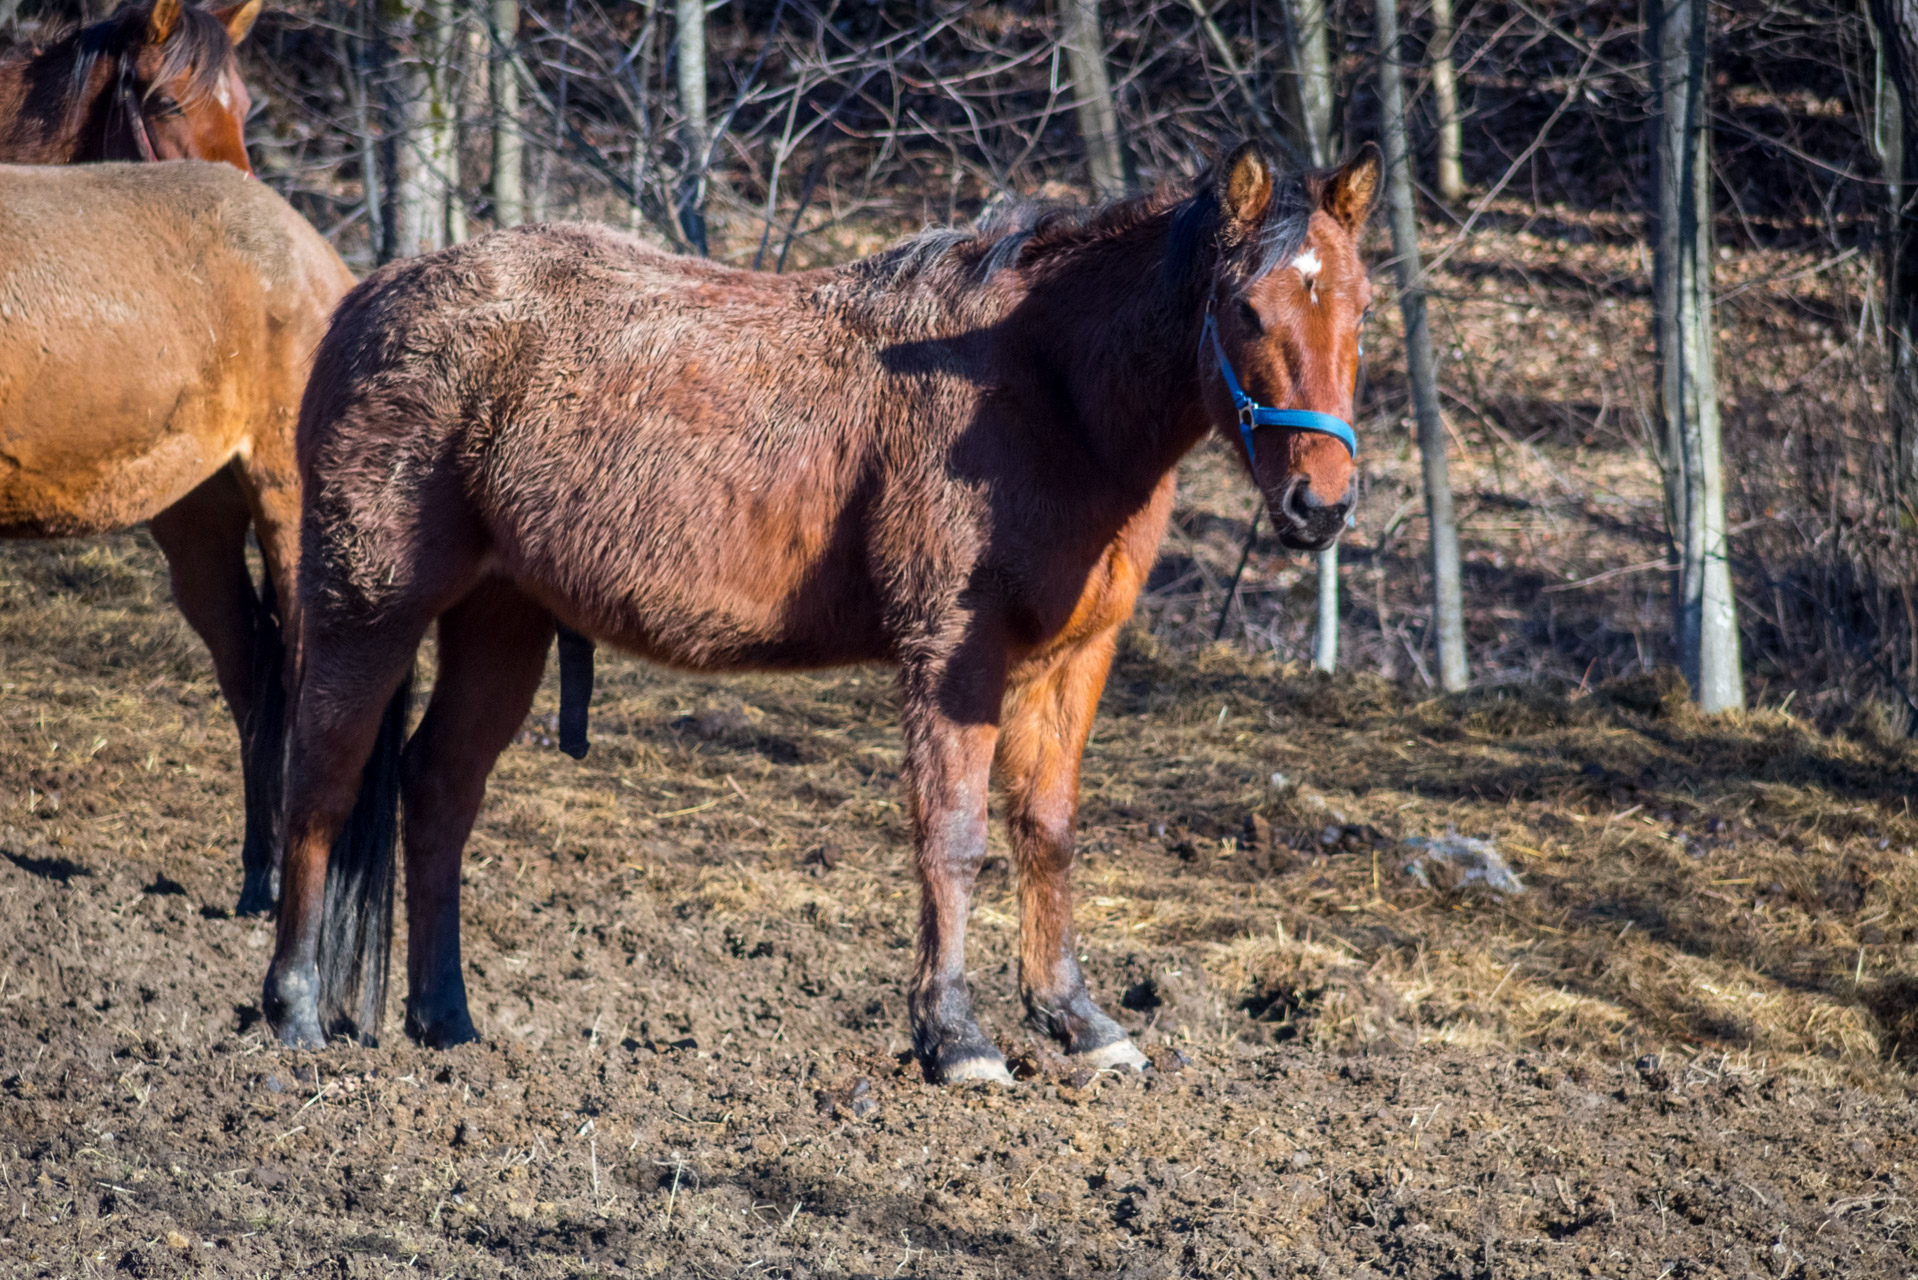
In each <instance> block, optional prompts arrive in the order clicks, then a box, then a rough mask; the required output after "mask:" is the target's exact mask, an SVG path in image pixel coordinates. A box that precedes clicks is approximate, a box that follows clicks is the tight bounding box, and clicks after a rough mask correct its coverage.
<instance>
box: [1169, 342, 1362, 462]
mask: <svg viewBox="0 0 1918 1280" xmlns="http://www.w3.org/2000/svg"><path fill="white" fill-rule="evenodd" d="M1208 339H1209V340H1210V341H1211V343H1212V354H1213V357H1214V358H1215V359H1217V361H1218V363H1219V376H1220V377H1222V378H1224V379H1225V389H1226V390H1227V391H1230V392H1231V393H1232V407H1233V408H1234V409H1236V410H1238V414H1239V438H1240V439H1241V440H1243V441H1245V456H1246V458H1247V459H1248V460H1250V459H1251V458H1252V457H1253V456H1254V455H1253V452H1252V433H1253V431H1255V430H1256V429H1258V428H1259V427H1290V428H1291V429H1292V430H1294V431H1311V432H1316V433H1317V434H1319V435H1322V436H1331V437H1332V438H1333V439H1334V440H1337V441H1338V442H1339V443H1340V444H1342V445H1344V446H1345V451H1346V452H1347V453H1349V454H1351V455H1352V457H1353V459H1354V460H1356V459H1357V458H1358V456H1359V438H1358V436H1357V434H1356V433H1354V432H1353V430H1352V424H1351V423H1349V422H1347V421H1345V419H1343V418H1337V417H1334V416H1332V415H1331V414H1329V413H1319V412H1316V411H1315V410H1312V409H1270V408H1267V407H1266V406H1265V405H1262V404H1260V403H1259V402H1258V401H1257V400H1254V399H1253V398H1252V397H1251V396H1249V395H1247V394H1246V393H1245V388H1244V387H1242V386H1240V385H1239V378H1238V375H1237V374H1235V373H1233V372H1232V362H1231V361H1230V360H1228V359H1226V358H1225V344H1223V343H1221V342H1220V341H1219V326H1218V324H1217V323H1216V322H1215V321H1214V320H1213V319H1212V312H1211V311H1210V310H1208V311H1207V312H1206V313H1205V332H1204V333H1203V334H1202V335H1200V338H1199V342H1200V344H1201V345H1203V344H1204V343H1205V342H1206V341H1207V340H1208Z"/></svg>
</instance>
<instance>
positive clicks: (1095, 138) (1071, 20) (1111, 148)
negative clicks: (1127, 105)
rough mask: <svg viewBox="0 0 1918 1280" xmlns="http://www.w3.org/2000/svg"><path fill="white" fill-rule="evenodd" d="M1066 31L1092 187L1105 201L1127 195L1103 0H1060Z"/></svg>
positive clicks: (1066, 41)
mask: <svg viewBox="0 0 1918 1280" xmlns="http://www.w3.org/2000/svg"><path fill="white" fill-rule="evenodd" d="M1060 10H1061V13H1060V17H1061V18H1062V20H1063V25H1064V30H1063V32H1062V33H1061V39H1060V43H1061V44H1062V45H1064V46H1065V51H1066V61H1067V63H1068V64H1069V65H1070V67H1071V70H1072V87H1073V93H1074V97H1075V99H1076V101H1075V102H1074V108H1075V111H1076V113H1077V115H1078V118H1079V136H1080V137H1081V138H1082V139H1083V140H1084V142H1085V148H1086V163H1087V165H1088V166H1089V167H1090V168H1091V171H1092V189H1093V192H1094V193H1095V194H1096V195H1097V196H1098V198H1099V199H1101V200H1110V199H1113V198H1115V197H1117V196H1120V195H1123V194H1125V188H1126V180H1125V152H1124V150H1123V149H1122V148H1121V146H1120V143H1119V112H1118V108H1117V106H1116V105H1115V104H1114V103H1113V101H1112V77H1111V76H1110V75H1108V74H1107V73H1106V54H1105V36H1104V34H1103V31H1102V28H1101V26H1100V23H1099V0H1060Z"/></svg>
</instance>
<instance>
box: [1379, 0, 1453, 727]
mask: <svg viewBox="0 0 1918 1280" xmlns="http://www.w3.org/2000/svg"><path fill="white" fill-rule="evenodd" d="M1377 13H1378V24H1379V30H1378V38H1379V105H1380V113H1381V117H1382V123H1383V128H1384V134H1385V203H1386V207H1387V209H1388V210H1389V212H1390V214H1391V219H1392V252H1393V255H1394V256H1395V257H1396V258H1397V260H1398V286H1399V310H1400V311H1401V312H1402V313H1403V315H1404V317H1405V365H1406V373H1407V375H1408V377H1409V379H1410V381H1411V384H1412V405H1413V409H1414V411H1415V412H1416V414H1417V417H1418V433H1419V456H1420V460H1421V462H1422V463H1423V466H1424V471H1425V515H1426V520H1427V523H1429V524H1430V526H1431V533H1432V622H1433V627H1434V630H1435V631H1436V633H1437V641H1438V659H1439V685H1440V687H1441V688H1443V689H1445V690H1447V691H1448V692H1457V691H1458V690H1460V689H1463V688H1465V684H1466V671H1465V607H1464V598H1463V592H1462V590H1461V582H1460V576H1459V553H1458V522H1457V520H1456V518H1455V517H1454V516H1453V513H1452V479H1451V474H1450V471H1449V470H1448V468H1447V465H1446V457H1445V420H1444V418H1443V417H1442V416H1441V415H1440V413H1439V397H1438V372H1437V365H1436V362H1435V361H1434V359H1433V355H1432V332H1431V329H1430V328H1429V327H1428V325H1427V323H1426V316H1425V284H1424V281H1423V279H1422V278H1421V277H1422V276H1423V274H1424V268H1423V267H1422V266H1421V264H1420V261H1419V238H1418V232H1419V228H1418V216H1417V211H1416V210H1415V209H1414V207H1413V205H1412V161H1411V157H1410V155H1409V154H1408V153H1407V150H1406V139H1405V83H1404V78H1403V76H1402V75H1401V73H1400V67H1399V23H1398V0H1377Z"/></svg>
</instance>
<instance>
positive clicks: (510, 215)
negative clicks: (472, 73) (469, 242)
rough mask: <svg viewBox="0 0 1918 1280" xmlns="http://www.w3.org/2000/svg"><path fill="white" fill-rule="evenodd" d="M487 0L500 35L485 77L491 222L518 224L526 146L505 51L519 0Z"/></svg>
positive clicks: (515, 35) (515, 32) (515, 39)
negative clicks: (490, 155) (489, 108)
mask: <svg viewBox="0 0 1918 1280" xmlns="http://www.w3.org/2000/svg"><path fill="white" fill-rule="evenodd" d="M490 2H491V5H492V21H493V31H494V33H495V34H496V35H497V36H498V38H499V44H498V45H497V46H495V47H494V48H493V51H492V59H491V68H492V74H491V75H489V76H488V77H487V89H488V91H489V98H490V100H491V106H492V111H493V225H494V226H497V227H517V226H518V225H519V224H520V223H522V222H524V221H526V170H525V150H524V145H523V143H522V140H521V138H520V131H519V76H518V74H517V73H516V71H515V70H514V68H513V64H512V60H511V58H510V57H509V56H508V53H507V51H510V50H512V49H513V48H514V47H516V46H517V45H518V43H519V0H490Z"/></svg>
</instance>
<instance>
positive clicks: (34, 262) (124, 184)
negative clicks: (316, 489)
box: [0, 161, 353, 910]
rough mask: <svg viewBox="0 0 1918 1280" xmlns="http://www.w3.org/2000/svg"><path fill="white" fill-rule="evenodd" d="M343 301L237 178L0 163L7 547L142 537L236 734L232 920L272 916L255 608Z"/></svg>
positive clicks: (260, 616) (1, 414) (281, 562)
mask: <svg viewBox="0 0 1918 1280" xmlns="http://www.w3.org/2000/svg"><path fill="white" fill-rule="evenodd" d="M352 285H353V277H352V275H351V273H349V272H348V271H347V269H346V264H345V263H343V262H341V261H340V258H339V255H338V254H336V253H334V252H333V249H332V247H331V246H330V245H328V244H327V243H326V241H325V239H323V238H322V237H321V236H320V234H319V233H318V232H317V231H315V230H314V229H313V228H312V227H311V226H309V225H308V224H307V223H306V221H305V219H303V218H301V217H300V215H299V214H297V213H295V212H294V211H293V209H292V208H291V207H290V206H289V205H288V204H287V203H286V202H285V201H284V200H282V199H280V197H279V196H277V195H275V194H274V193H273V192H272V191H271V190H270V189H269V188H268V187H266V185H265V184H263V183H259V182H254V181H250V180H249V179H248V178H247V177H246V176H245V175H244V174H242V173H240V172H239V171H237V170H235V169H234V168H232V167H231V166H228V165H224V164H219V165H214V164H201V163H198V162H193V161H187V162H182V163H177V164H154V165H149V164H103V165H78V166H71V167H65V168H38V167H25V166H17V167H16V166H0V537H6V538H50V537H67V536H70V535H76V534H90V533H103V532H106V531H107V530H111V529H124V528H126V527H127V526H128V525H131V524H135V523H137V522H139V521H141V520H151V521H152V529H153V536H154V539H155V540H156V541H157V542H158V543H159V544H160V548H161V550H162V551H164V552H165V553H166V557H167V564H168V566H169V568H170V569H171V572H172V578H173V595H174V599H175V600H176V601H177V602H178V604H179V606H180V610H181V612H182V613H184V614H185V615H186V617H187V621H188V622H189V623H191V624H192V626H193V629H194V630H195V631H197V632H199V633H200V636H201V637H202V638H203V639H204V640H205V641H206V644H207V648H208V649H210V650H212V653H213V665H214V670H215V671H216V672H217V673H218V676H219V681H220V692H221V693H222V694H224V695H225V697H226V700H227V704H228V706H229V707H230V708H231V709H232V711H233V716H234V719H235V720H236V721H237V722H238V724H239V726H240V736H241V742H242V745H243V750H244V753H245V755H244V763H245V777H246V792H247V810H246V812H247V834H246V843H245V846H244V849H243V855H242V863H243V865H244V867H245V875H246V883H245V887H244V889H243V891H242V896H241V907H242V909H244V910H259V909H265V908H268V907H271V906H272V905H273V900H274V889H273V885H272V883H271V880H272V872H273V870H274V864H275V862H276V861H277V859H276V857H275V856H274V855H275V853H276V850H277V847H278V841H277V840H276V839H275V838H274V835H273V833H274V831H275V830H276V828H277V825H278V822H277V819H278V810H279V785H278V784H279V778H280V760H281V756H282V754H283V750H284V746H283V743H284V735H283V725H284V715H283V710H284V707H283V703H284V697H285V694H284V690H285V688H286V684H285V682H284V678H283V677H284V676H285V675H286V674H287V673H286V672H285V670H284V661H285V660H284V656H283V653H284V650H283V646H282V644H281V641H280V632H279V627H278V623H277V621H276V615H275V610H274V607H273V603H272V600H271V598H270V597H271V596H272V595H273V594H274V593H275V592H276V591H277V594H278V596H279V598H280V599H281V600H282V601H285V602H287V603H288V604H289V605H290V604H291V602H292V601H293V599H294V592H293V587H294V582H295V574H296V568H297V565H298V562H299V472H298V468H297V466H296V464H295V460H294V456H293V427H294V423H295V421H296V420H297V415H298V411H299V403H300V392H301V390H302V389H303V388H304V387H305V385H306V374H307V370H308V368H309V367H310V362H311V360H312V354H313V350H314V348H315V347H316V346H318V345H319V341H320V338H321V336H322V334H323V333H324V332H325V329H326V319H327V316H328V315H329V314H330V313H331V311H332V309H333V304H334V303H336V302H337V301H339V299H340V297H341V295H343V294H344V293H345V292H346V291H347V290H348V289H350V288H351V287H352ZM249 524H251V525H253V526H254V528H255V529H256V530H257V532H258V536H259V543H260V550H261V553H262V555H263V557H264V560H265V563H266V570H267V579H268V582H267V587H268V593H269V599H268V600H265V601H262V600H260V599H259V598H258V597H257V596H256V593H255V591H254V588H253V583H252V581H251V579H250V576H249V574H248V571H247V562H246V534H247V527H248V525H249ZM294 621H295V620H294V619H293V618H292V617H290V616H289V617H288V618H287V623H288V625H289V626H290V625H291V624H292V623H293V622H294Z"/></svg>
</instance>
